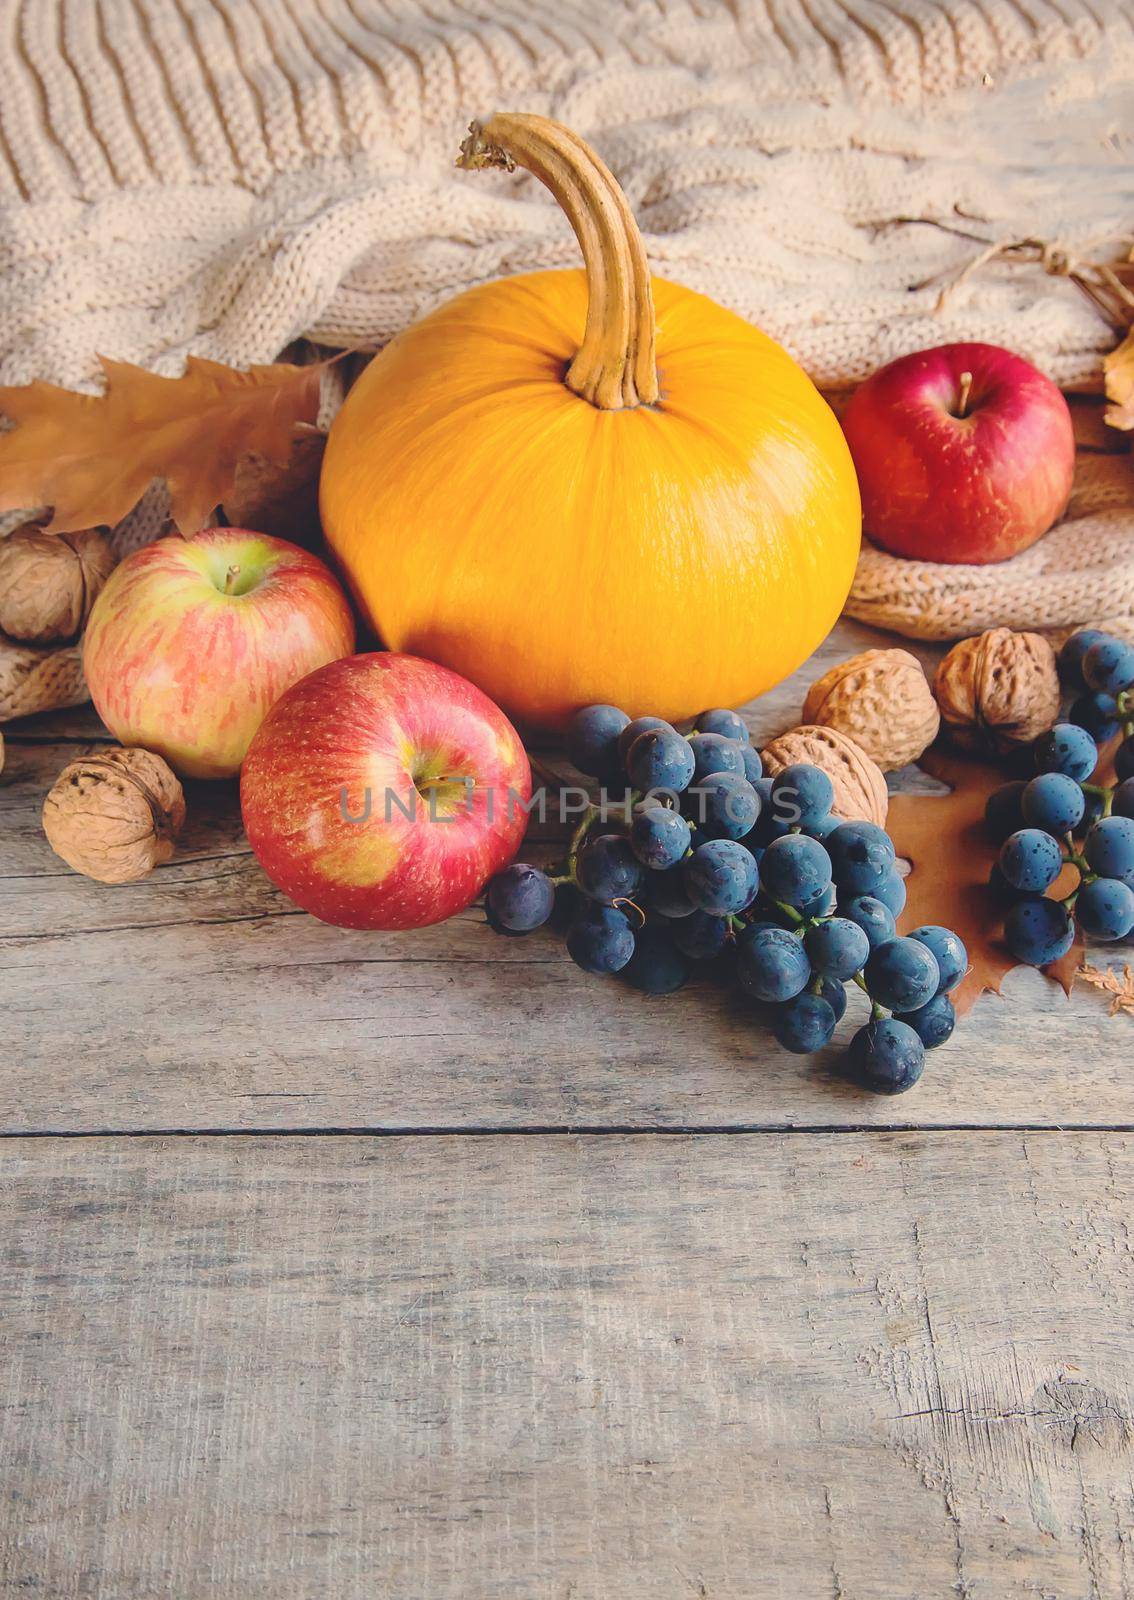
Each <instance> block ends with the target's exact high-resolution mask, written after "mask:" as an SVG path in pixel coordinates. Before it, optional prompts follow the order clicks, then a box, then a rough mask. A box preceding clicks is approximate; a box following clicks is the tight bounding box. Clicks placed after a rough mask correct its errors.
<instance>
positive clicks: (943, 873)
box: [887, 749, 1083, 1014]
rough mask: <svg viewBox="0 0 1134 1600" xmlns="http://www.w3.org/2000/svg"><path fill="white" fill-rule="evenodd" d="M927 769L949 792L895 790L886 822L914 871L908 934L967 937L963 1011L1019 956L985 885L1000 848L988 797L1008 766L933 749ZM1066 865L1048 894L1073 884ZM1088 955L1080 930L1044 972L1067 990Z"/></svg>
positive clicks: (991, 989)
mask: <svg viewBox="0 0 1134 1600" xmlns="http://www.w3.org/2000/svg"><path fill="white" fill-rule="evenodd" d="M919 764H920V766H921V768H922V770H923V771H924V772H927V773H929V775H930V776H931V777H934V778H936V779H938V781H939V782H941V783H945V784H948V785H949V791H948V793H947V794H941V795H934V794H894V795H891V796H890V815H889V819H888V822H887V828H888V830H889V833H890V837H891V838H892V839H893V841H894V848H895V849H896V850H897V852H898V854H899V855H900V856H903V857H904V858H905V859H906V860H907V861H909V862H910V863H911V865H912V867H913V871H912V872H911V873H910V875H909V877H908V878H907V879H906V889H907V893H908V896H909V898H908V899H907V901H906V908H905V910H904V911H903V913H902V916H901V919H900V925H901V929H902V931H903V932H909V930H910V929H911V928H918V927H921V926H923V925H924V924H925V923H941V924H943V925H944V926H945V927H947V928H952V929H954V931H955V932H956V933H958V934H960V936H961V938H962V939H963V940H964V942H965V948H966V949H967V950H968V952H969V970H968V972H967V974H966V975H965V977H964V978H963V979H962V980H961V982H960V984H959V986H958V987H957V989H956V990H955V992H954V994H953V1003H954V1005H955V1006H956V1007H957V1010H958V1012H960V1013H962V1014H963V1013H964V1012H966V1011H969V1010H970V1009H971V1008H972V1006H973V1005H974V1003H975V1002H976V1001H977V1000H978V999H979V998H980V996H981V995H982V994H985V993H993V994H999V993H1000V986H1001V984H1002V983H1003V981H1004V978H1005V976H1006V974H1007V973H1009V972H1011V971H1012V969H1013V968H1014V967H1017V966H1019V964H1020V963H1019V962H1018V961H1017V960H1016V959H1015V957H1014V956H1013V955H1012V954H1011V952H1010V951H1009V949H1008V947H1007V945H1006V944H1005V943H1004V911H1005V908H1004V907H1003V906H1001V905H1000V904H999V903H998V902H997V899H996V897H995V895H994V894H993V892H992V890H991V889H990V888H989V886H988V875H989V872H990V870H991V868H992V864H993V862H994V861H995V860H996V857H997V853H998V850H999V846H998V845H996V844H995V843H994V842H993V841H992V839H991V838H990V837H989V835H988V832H987V830H986V828H985V825H984V808H985V802H986V801H987V799H988V797H989V795H990V794H991V793H992V791H993V789H998V788H999V787H1000V786H1001V785H1002V784H1003V783H1004V782H1005V781H1006V779H1005V774H1004V769H1003V767H1000V766H995V765H993V764H991V763H990V762H986V761H981V760H978V759H976V758H975V757H966V756H960V755H949V754H945V753H944V752H942V751H940V750H936V749H935V750H930V751H928V752H927V753H926V754H925V755H924V756H923V757H922V759H921V762H920V763H919ZM1075 876H1076V875H1075V871H1074V868H1071V867H1068V868H1067V869H1065V871H1064V873H1063V874H1061V875H1060V877H1059V878H1058V879H1057V880H1056V882H1055V884H1054V885H1053V886H1052V890H1051V892H1052V893H1053V894H1057V895H1063V894H1066V893H1067V891H1068V889H1070V888H1073V887H1074V884H1075ZM1082 959H1083V940H1082V935H1081V934H1079V933H1078V932H1076V937H1075V943H1074V944H1073V945H1072V946H1071V949H1070V950H1069V951H1068V952H1067V954H1066V955H1065V956H1064V957H1063V958H1062V960H1060V961H1056V962H1054V963H1053V964H1052V965H1051V966H1050V967H1045V968H1044V969H1043V970H1044V973H1045V974H1046V976H1047V977H1049V978H1053V979H1054V980H1055V981H1056V982H1057V983H1059V984H1061V985H1062V987H1063V989H1064V990H1065V991H1066V992H1067V993H1068V994H1069V993H1070V992H1071V985H1072V983H1073V982H1074V981H1075V972H1076V969H1077V968H1078V967H1079V965H1080V963H1081V962H1082Z"/></svg>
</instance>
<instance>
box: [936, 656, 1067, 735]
mask: <svg viewBox="0 0 1134 1600" xmlns="http://www.w3.org/2000/svg"><path fill="white" fill-rule="evenodd" d="M933 692H934V694H935V695H936V696H937V704H938V705H939V706H940V708H941V717H942V720H943V721H944V723H945V726H946V727H947V728H948V730H949V732H950V734H951V736H952V737H953V739H954V740H955V742H956V743H957V744H959V745H961V746H962V747H963V748H964V749H970V750H981V749H984V750H987V749H992V750H997V751H1001V752H1006V751H1008V750H1011V749H1013V748H1014V747H1016V746H1018V745H1029V744H1031V743H1032V741H1033V740H1034V739H1037V738H1038V737H1039V735H1040V734H1041V733H1046V732H1047V730H1048V729H1049V728H1050V727H1051V726H1052V725H1053V723H1055V721H1056V720H1057V719H1058V717H1059V701H1060V691H1059V673H1058V671H1057V670H1056V665H1055V651H1054V650H1053V649H1052V648H1051V646H1050V644H1048V642H1047V640H1046V639H1044V638H1043V637H1042V636H1041V635H1040V634H1038V633H1013V632H1012V630H1011V629H1010V628H990V629H989V631H988V632H987V633H982V634H981V635H980V636H979V637H978V638H976V639H962V641H961V643H960V644H955V645H954V646H953V648H952V650H950V652H949V654H948V655H947V656H946V657H945V659H944V660H943V661H942V663H941V665H940V666H939V667H938V669H937V676H936V677H935V678H934V680H933Z"/></svg>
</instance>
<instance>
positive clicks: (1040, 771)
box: [985, 628, 1134, 967]
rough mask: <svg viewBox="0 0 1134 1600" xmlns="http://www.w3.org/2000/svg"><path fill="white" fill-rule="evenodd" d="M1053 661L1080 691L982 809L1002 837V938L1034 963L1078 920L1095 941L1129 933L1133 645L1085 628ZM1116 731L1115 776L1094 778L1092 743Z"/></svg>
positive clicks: (1133, 836) (1132, 915)
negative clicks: (1056, 889) (1019, 773)
mask: <svg viewBox="0 0 1134 1600" xmlns="http://www.w3.org/2000/svg"><path fill="white" fill-rule="evenodd" d="M1059 666H1060V671H1061V674H1062V677H1063V679H1064V682H1065V683H1068V684H1069V685H1071V686H1072V687H1073V688H1074V690H1075V691H1077V693H1078V698H1077V699H1076V700H1075V702H1074V704H1073V705H1072V707H1071V712H1070V721H1068V722H1060V723H1057V724H1056V725H1055V727H1054V728H1052V729H1051V731H1050V733H1045V734H1044V735H1043V736H1042V737H1041V738H1040V739H1038V740H1037V741H1036V743H1035V746H1034V747H1033V755H1034V759H1035V767H1036V776H1035V777H1034V778H1031V779H1028V780H1024V779H1017V780H1016V781H1015V782H1013V783H1006V784H1004V785H1003V787H1002V788H1000V789H997V790H995V791H994V792H993V793H992V794H991V795H990V796H989V800H988V806H987V808H986V812H985V815H986V817H987V820H988V826H989V829H990V830H991V832H992V835H993V838H994V839H996V840H997V842H998V843H999V844H1000V855H999V857H998V859H997V862H996V865H995V866H994V867H993V869H992V886H993V888H994V889H995V890H996V891H997V893H998V894H999V895H1000V896H1001V897H1002V898H1005V899H1007V900H1008V901H1009V903H1010V905H1009V911H1008V914H1007V917H1006V918H1005V923H1004V939H1005V942H1006V944H1007V945H1008V948H1009V950H1011V952H1012V954H1013V955H1014V956H1015V957H1016V960H1017V961H1023V962H1026V963H1027V964H1028V965H1029V966H1033V967H1044V966H1047V965H1048V964H1049V963H1050V962H1052V961H1058V960H1059V958H1060V957H1061V956H1064V955H1066V954H1067V952H1068V950H1070V948H1071V946H1072V944H1073V943H1074V940H1075V923H1076V922H1078V924H1079V926H1080V928H1081V929H1082V930H1083V932H1084V933H1086V934H1089V935H1090V937H1091V938H1093V939H1101V940H1106V941H1114V940H1118V939H1126V938H1129V936H1130V935H1131V933H1134V645H1129V644H1127V643H1126V641H1125V640H1123V639H1116V638H1114V637H1113V635H1111V634H1107V633H1100V632H1099V631H1098V630H1097V629H1094V628H1084V629H1083V630H1082V631H1081V632H1079V633H1074V634H1072V635H1071V637H1070V638H1069V639H1068V640H1067V642H1066V644H1065V645H1064V646H1063V649H1062V650H1061V652H1060V656H1059ZM1119 732H1121V733H1122V734H1123V741H1122V743H1121V745H1120V746H1119V748H1118V753H1117V755H1116V757H1115V774H1116V777H1117V779H1118V782H1117V783H1116V784H1113V785H1110V786H1104V785H1100V784H1095V783H1092V782H1091V781H1090V780H1091V777H1092V774H1093V773H1094V771H1095V768H1096V767H1097V766H1098V760H1099V745H1100V744H1101V743H1104V742H1106V741H1107V740H1109V739H1112V738H1114V736H1115V735H1116V734H1118V733H1119ZM1068 863H1070V864H1071V865H1072V866H1074V867H1075V868H1076V869H1077V872H1078V881H1077V883H1076V884H1075V887H1074V888H1073V889H1072V890H1071V891H1070V892H1069V893H1068V894H1067V895H1065V896H1064V897H1063V898H1062V899H1056V898H1054V897H1052V896H1050V895H1049V894H1048V890H1049V889H1050V888H1051V887H1052V885H1053V884H1054V883H1055V880H1056V879H1057V878H1058V877H1059V875H1060V873H1061V872H1062V871H1063V868H1064V867H1065V866H1066V865H1067V864H1068Z"/></svg>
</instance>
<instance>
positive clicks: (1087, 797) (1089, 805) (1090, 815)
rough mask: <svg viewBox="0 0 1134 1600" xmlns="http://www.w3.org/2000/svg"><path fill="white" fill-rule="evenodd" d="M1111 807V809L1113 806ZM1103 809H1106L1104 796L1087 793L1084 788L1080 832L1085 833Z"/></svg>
mask: <svg viewBox="0 0 1134 1600" xmlns="http://www.w3.org/2000/svg"><path fill="white" fill-rule="evenodd" d="M1111 809H1112V810H1113V807H1112V808H1111ZM1105 810H1106V796H1105V795H1102V794H1088V793H1087V791H1086V790H1085V789H1084V791H1083V820H1082V822H1081V823H1080V824H1079V829H1080V830H1081V831H1082V832H1084V833H1086V832H1087V831H1088V829H1090V828H1093V827H1094V825H1095V823H1096V822H1097V821H1098V820H1099V818H1100V817H1101V816H1102V814H1103V812H1104V811H1105ZM1076 831H1079V830H1076Z"/></svg>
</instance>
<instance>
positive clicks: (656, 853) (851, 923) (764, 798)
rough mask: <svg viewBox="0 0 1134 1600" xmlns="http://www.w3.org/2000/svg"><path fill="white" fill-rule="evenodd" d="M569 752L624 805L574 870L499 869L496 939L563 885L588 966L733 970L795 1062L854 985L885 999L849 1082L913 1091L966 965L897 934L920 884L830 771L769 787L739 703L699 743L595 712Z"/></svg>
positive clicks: (679, 979)
mask: <svg viewBox="0 0 1134 1600" xmlns="http://www.w3.org/2000/svg"><path fill="white" fill-rule="evenodd" d="M567 749H568V754H569V755H570V757H571V760H572V762H573V763H574V765H575V766H576V767H577V768H578V769H579V770H580V771H581V772H584V773H586V774H587V775H588V776H590V777H592V778H594V779H597V780H598V781H599V783H600V784H601V785H602V789H603V798H604V799H605V797H606V796H607V795H608V794H609V793H610V791H611V789H612V788H613V789H615V791H616V792H618V793H620V794H621V795H622V797H623V798H622V801H621V805H622V817H623V821H622V825H621V826H618V827H613V828H612V827H610V826H608V824H607V822H606V821H605V820H604V819H605V816H606V814H607V813H608V812H609V809H610V807H609V806H606V807H605V808H604V807H603V806H601V805H600V806H596V807H592V808H591V810H590V811H589V812H588V814H587V815H586V816H585V817H584V818H583V820H582V822H581V823H580V826H579V827H578V828H577V829H576V831H575V836H574V838H573V839H572V842H571V846H570V851H569V854H568V857H567V861H566V863H565V864H564V867H563V870H562V871H561V872H559V873H547V872H544V871H542V870H541V869H540V868H538V867H535V866H532V865H530V864H529V863H527V862H522V861H518V862H515V863H513V865H512V866H510V867H507V868H505V869H504V871H502V872H499V873H497V874H496V875H495V877H493V878H492V879H491V880H490V881H489V885H488V891H487V895H486V901H485V904H486V913H487V916H488V920H489V922H490V923H491V925H492V926H493V927H494V928H495V929H496V930H497V931H498V932H500V933H504V934H520V933H527V932H530V931H531V930H532V929H534V928H537V927H540V926H542V925H543V924H544V923H546V922H547V921H549V920H550V919H551V917H552V914H553V912H554V911H555V910H556V904H557V890H558V891H560V892H561V893H563V894H566V895H567V897H568V898H569V899H570V901H571V902H572V904H571V915H570V921H569V925H568V926H567V934H566V942H567V950H568V953H569V954H570V956H571V958H572V960H574V961H575V962H576V963H577V965H579V966H580V967H582V968H583V969H584V971H586V972H592V973H605V974H611V973H618V974H619V975H621V976H622V977H623V978H624V979H625V980H626V981H627V982H629V983H631V984H632V985H634V986H635V987H636V988H638V989H641V990H643V991H645V992H646V993H648V994H668V993H670V992H672V991H673V990H675V989H679V988H680V987H681V986H682V984H684V983H685V982H686V981H687V980H688V978H689V976H690V973H691V971H692V969H693V967H694V965H695V964H697V963H717V964H718V965H720V964H725V965H727V967H728V968H730V969H731V971H732V972H733V973H734V974H735V977H736V979H737V981H738V982H739V983H740V985H741V986H742V987H743V988H744V989H745V990H746V991H747V992H748V993H749V994H750V995H751V996H752V997H753V998H754V999H755V1000H757V1001H758V1002H760V1004H761V1005H762V1006H763V1007H765V1008H766V1011H767V1014H768V1018H769V1021H770V1023H771V1026H772V1029H773V1032H774V1033H775V1036H776V1038H777V1039H778V1041H779V1042H780V1044H781V1045H783V1046H784V1048H785V1049H787V1050H791V1051H794V1052H796V1053H797V1054H809V1053H810V1052H812V1051H814V1050H820V1049H822V1048H823V1047H824V1046H825V1045H827V1044H828V1043H829V1042H830V1040H831V1037H832V1035H833V1034H834V1031H835V1027H836V1025H837V1024H838V1022H839V1020H840V1018H841V1017H842V1015H843V1013H844V1011H845V1010H846V1004H847V995H846V985H847V984H848V983H855V984H857V985H858V986H859V987H860V988H861V989H863V990H865V992H866V993H867V994H868V995H869V997H870V1000H871V1003H872V1004H871V1018H870V1021H869V1022H868V1023H867V1024H866V1025H865V1026H863V1027H862V1028H860V1029H859V1031H858V1032H857V1033H856V1034H855V1036H854V1039H853V1041H852V1043H851V1046H850V1051H849V1055H848V1070H849V1075H850V1076H851V1077H852V1078H853V1079H854V1080H855V1081H857V1082H858V1083H859V1084H861V1085H862V1086H863V1087H865V1088H868V1089H871V1090H874V1091H876V1092H878V1093H884V1094H899V1093H901V1092H902V1091H903V1090H905V1089H909V1088H911V1087H912V1086H913V1085H914V1084H915V1083H916V1082H917V1080H918V1079H919V1078H920V1077H921V1074H922V1071H923V1069H924V1066H925V1052H926V1050H927V1049H933V1048H934V1047H935V1046H937V1045H940V1044H944V1042H945V1040H946V1039H948V1038H949V1036H950V1034H951V1033H952V1031H953V1026H954V1023H955V1020H956V1018H955V1014H954V1010H953V1005H952V1002H951V1001H950V999H949V992H950V990H952V989H954V988H955V987H956V985H957V984H958V983H959V982H960V980H961V978H962V976H963V975H964V973H965V971H966V969H967V967H968V956H967V954H966V952H965V948H964V945H963V944H962V943H961V940H960V939H959V938H958V937H957V935H956V934H955V933H953V932H952V931H951V930H950V929H948V928H941V927H925V928H919V929H918V930H917V931H916V932H915V933H912V934H911V935H909V937H908V938H900V937H899V936H898V934H897V924H896V918H897V916H898V914H899V913H900V912H901V910H902V909H903V907H904V905H905V899H906V889H905V883H904V881H903V879H902V876H901V874H900V873H899V872H898V870H897V861H896V856H895V851H894V846H893V844H892V842H891V840H890V837H889V835H888V834H887V833H886V832H885V830H884V829H882V828H880V827H878V826H877V825H876V824H874V823H871V822H839V821H838V820H837V819H836V818H835V817H833V816H832V815H831V807H832V804H833V802H834V798H835V796H834V789H833V787H832V784H831V780H830V778H829V777H828V776H827V774H826V773H825V772H823V771H822V770H821V769H820V768H819V767H814V766H809V765H803V764H800V765H796V766H790V767H788V768H786V769H785V770H784V771H783V772H782V773H780V774H779V775H778V776H777V777H774V778H773V777H765V775H764V773H763V770H762V764H761V760H760V754H759V752H758V751H757V750H755V749H754V748H753V746H752V745H751V743H750V742H749V734H748V729H747V727H746V725H745V723H744V721H743V719H742V718H741V717H739V716H738V715H737V714H736V712H734V711H722V710H718V711H705V712H702V713H701V715H700V716H699V717H697V719H696V723H695V731H694V732H693V733H691V734H689V735H688V736H687V735H684V734H682V733H679V732H678V730H677V729H676V728H674V727H673V726H672V725H671V724H670V723H668V722H665V721H663V720H662V719H661V718H659V717H637V718H635V719H634V720H631V719H630V718H629V717H628V716H627V715H626V714H625V713H624V712H622V711H619V710H618V709H617V708H616V707H614V706H607V705H595V706H587V707H585V708H584V709H583V710H581V711H579V712H577V713H576V715H575V716H574V718H573V719H572V721H571V724H570V726H569V729H568V734H567ZM887 1013H890V1014H889V1015H888V1014H887Z"/></svg>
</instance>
